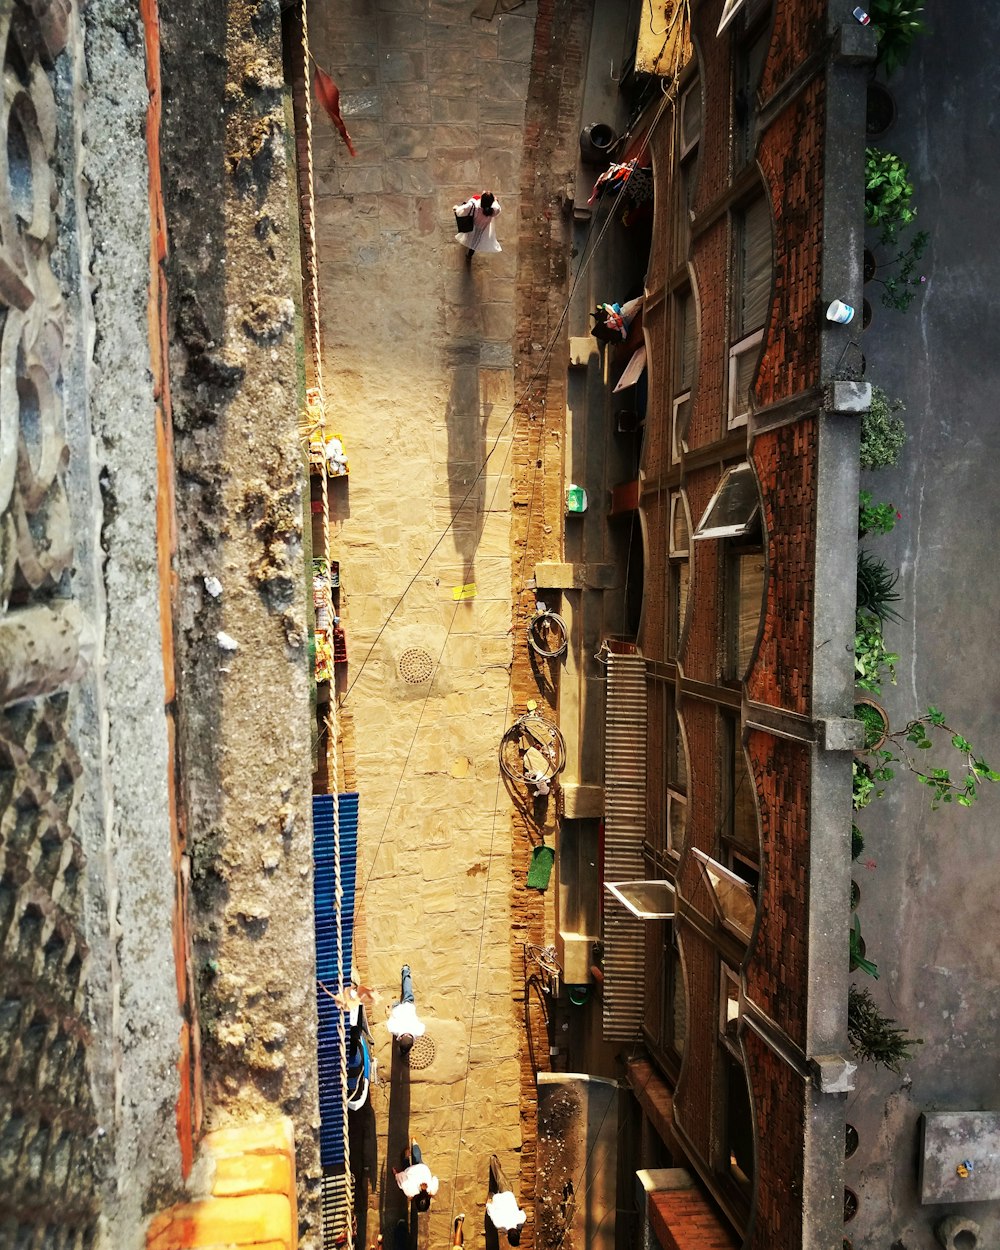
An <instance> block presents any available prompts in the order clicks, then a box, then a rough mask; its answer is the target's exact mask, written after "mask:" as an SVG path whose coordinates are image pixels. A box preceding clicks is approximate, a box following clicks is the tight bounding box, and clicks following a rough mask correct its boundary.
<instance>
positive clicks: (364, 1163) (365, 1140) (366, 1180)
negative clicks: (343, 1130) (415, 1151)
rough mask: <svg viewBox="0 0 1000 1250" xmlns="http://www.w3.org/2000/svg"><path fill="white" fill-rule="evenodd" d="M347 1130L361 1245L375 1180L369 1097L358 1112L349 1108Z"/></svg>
mask: <svg viewBox="0 0 1000 1250" xmlns="http://www.w3.org/2000/svg"><path fill="white" fill-rule="evenodd" d="M347 1130H348V1139H349V1141H350V1143H351V1174H352V1175H353V1177H354V1216H355V1220H356V1222H357V1230H358V1231H357V1244H358V1245H359V1246H363V1245H365V1244H366V1242H367V1239H368V1192H369V1190H370V1189H374V1187H375V1185H376V1183H377V1181H378V1130H377V1128H376V1125H375V1108H374V1107H373V1106H372V1103H371V1097H370V1096H369V1098H368V1100H367V1101H366V1102H365V1105H364V1106H363V1107H362V1108H361V1110H360V1111H348V1113H347Z"/></svg>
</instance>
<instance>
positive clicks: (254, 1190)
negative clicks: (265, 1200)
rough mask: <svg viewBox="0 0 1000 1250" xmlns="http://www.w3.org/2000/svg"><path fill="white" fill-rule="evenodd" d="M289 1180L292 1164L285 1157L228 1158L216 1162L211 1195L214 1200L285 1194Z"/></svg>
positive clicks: (245, 1155)
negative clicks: (241, 1196) (250, 1195)
mask: <svg viewBox="0 0 1000 1250" xmlns="http://www.w3.org/2000/svg"><path fill="white" fill-rule="evenodd" d="M292 1178H293V1170H292V1162H291V1159H290V1158H289V1157H288V1155H286V1154H284V1153H280V1154H271V1153H268V1154H243V1155H227V1156H226V1157H224V1158H221V1159H217V1160H216V1164H215V1179H214V1181H213V1182H212V1193H213V1195H214V1196H215V1197H216V1198H234V1197H238V1196H240V1195H243V1194H268V1193H270V1194H287V1193H291V1189H292Z"/></svg>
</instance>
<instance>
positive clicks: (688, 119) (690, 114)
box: [681, 79, 701, 152]
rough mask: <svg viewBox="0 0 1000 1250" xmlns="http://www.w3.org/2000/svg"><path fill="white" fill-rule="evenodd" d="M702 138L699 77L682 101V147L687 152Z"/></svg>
mask: <svg viewBox="0 0 1000 1250" xmlns="http://www.w3.org/2000/svg"><path fill="white" fill-rule="evenodd" d="M700 138H701V83H700V81H698V80H697V79H695V81H694V82H693V83H692V84H691V86H690V87H689V88H688V89H687V91H685V93H684V98H683V100H682V101H681V147H682V149H683V150H684V151H685V152H686V151H687V149H688V148H689V147H690V146H691V145H692V144H693V143H697V142H698V140H699V139H700Z"/></svg>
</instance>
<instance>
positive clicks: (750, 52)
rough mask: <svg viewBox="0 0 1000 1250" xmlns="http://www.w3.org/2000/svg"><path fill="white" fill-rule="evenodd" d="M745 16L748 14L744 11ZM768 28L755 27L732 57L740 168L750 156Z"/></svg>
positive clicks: (737, 155)
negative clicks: (733, 62)
mask: <svg viewBox="0 0 1000 1250" xmlns="http://www.w3.org/2000/svg"><path fill="white" fill-rule="evenodd" d="M748 16H749V15H748ZM768 33H769V32H768V28H767V27H766V26H765V27H763V28H761V27H758V28H757V30H756V31H755V33H754V34H753V35H751V36H750V38H749V39H748V40H746V41H744V43H743V44H742V45H741V46H740V48H739V51H738V52H737V54H736V57H735V93H734V95H733V143H734V151H733V155H734V157H735V162H736V168H737V169H742V168H743V166H744V165H746V163H747V162H748V161H749V160H750V158H751V156H753V151H754V146H755V144H754V127H755V125H756V122H757V88H758V86H759V85H760V76H761V72H762V71H763V69H764V58H765V57H766V56H767V44H768Z"/></svg>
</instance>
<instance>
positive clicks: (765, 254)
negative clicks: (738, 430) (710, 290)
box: [728, 196, 773, 429]
mask: <svg viewBox="0 0 1000 1250" xmlns="http://www.w3.org/2000/svg"><path fill="white" fill-rule="evenodd" d="M734 245H735V248H734V251H735V254H734V271H735V283H734V297H735V298H734V308H733V338H732V344H731V346H730V349H729V413H728V418H729V420H728V423H729V427H730V429H734V428H735V427H736V426H739V425H744V424H746V418H747V412H748V410H749V407H750V388H751V386H752V385H753V379H754V375H755V373H756V371H757V358H758V356H759V355H760V344H761V341H762V339H763V331H764V324H765V322H766V321H767V314H768V310H769V307H770V300H771V274H772V269H773V261H772V255H771V210H770V208H769V207H768V203H767V200H766V199H765V198H764V197H763V196H760V197H759V198H758V199H756V200H753V201H752V202H751V203H750V204H749V205H748V206H747V207H746V208H745V209H744V210H743V211H742V212H741V213H739V214H737V216H736V218H735V221H734Z"/></svg>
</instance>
